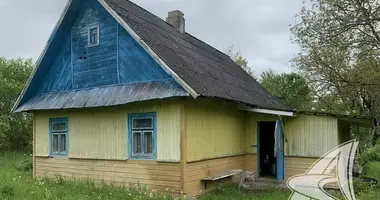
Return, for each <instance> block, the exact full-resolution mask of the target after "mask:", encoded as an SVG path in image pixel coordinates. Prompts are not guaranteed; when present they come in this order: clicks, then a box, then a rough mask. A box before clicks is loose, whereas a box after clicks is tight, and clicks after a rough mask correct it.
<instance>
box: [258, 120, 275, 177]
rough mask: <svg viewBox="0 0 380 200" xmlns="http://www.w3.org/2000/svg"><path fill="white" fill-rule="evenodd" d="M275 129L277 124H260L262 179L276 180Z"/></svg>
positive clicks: (259, 153)
mask: <svg viewBox="0 0 380 200" xmlns="http://www.w3.org/2000/svg"><path fill="white" fill-rule="evenodd" d="M275 129H276V122H259V123H258V143H259V152H258V155H259V162H258V168H259V169H258V172H259V176H260V177H268V178H276V171H277V168H276V157H275Z"/></svg>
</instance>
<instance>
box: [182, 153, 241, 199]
mask: <svg viewBox="0 0 380 200" xmlns="http://www.w3.org/2000/svg"><path fill="white" fill-rule="evenodd" d="M245 165H246V156H245V155H241V156H232V157H226V158H216V159H209V160H205V161H198V162H190V163H188V164H187V168H186V171H187V172H186V176H187V177H186V180H187V181H186V188H187V190H186V193H187V194H189V195H190V196H196V195H200V194H203V193H205V192H208V191H210V190H212V189H215V186H216V184H217V183H218V181H216V182H214V183H210V184H209V186H208V188H207V189H205V184H204V181H202V180H203V179H204V178H206V177H209V176H215V175H217V174H219V173H223V172H225V171H227V170H232V169H244V168H245ZM226 180H231V178H227V179H226ZM226 180H223V181H226Z"/></svg>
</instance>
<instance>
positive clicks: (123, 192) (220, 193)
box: [0, 153, 380, 200]
mask: <svg viewBox="0 0 380 200" xmlns="http://www.w3.org/2000/svg"><path fill="white" fill-rule="evenodd" d="M0 158H1V159H0V177H1V178H0V199H5V200H40V199H41V200H59V199H63V200H121V199H158V200H160V199H176V198H173V197H171V196H170V195H165V194H160V193H158V192H154V191H153V192H151V191H147V190H145V189H144V188H134V189H131V188H128V187H126V188H123V187H117V186H112V185H106V184H94V183H92V182H83V181H75V182H74V181H64V180H62V179H61V178H59V177H57V178H56V179H55V180H47V179H45V180H40V181H36V180H33V178H32V172H31V156H30V155H27V154H16V153H10V154H2V155H1V156H0ZM368 176H369V177H374V178H377V179H378V180H380V163H371V166H370V168H369V174H368ZM355 190H357V191H358V192H359V193H358V195H357V197H358V199H359V200H369V199H378V197H379V196H380V189H379V188H370V187H368V186H365V185H363V184H359V185H357V186H356V187H355ZM289 194H290V192H289V191H288V190H275V189H272V190H265V191H264V190H254V191H252V190H238V189H236V187H235V186H224V187H218V189H217V190H216V191H215V192H213V193H209V194H206V195H203V196H201V197H199V199H201V200H214V199H221V200H224V199H226V200H227V199H228V200H230V199H239V200H254V199H262V200H279V199H284V200H285V199H288V197H289Z"/></svg>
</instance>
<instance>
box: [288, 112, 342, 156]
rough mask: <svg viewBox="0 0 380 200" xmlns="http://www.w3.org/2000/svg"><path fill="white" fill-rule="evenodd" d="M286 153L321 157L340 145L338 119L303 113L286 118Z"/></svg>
mask: <svg viewBox="0 0 380 200" xmlns="http://www.w3.org/2000/svg"><path fill="white" fill-rule="evenodd" d="M284 134H285V139H286V141H287V142H286V143H285V155H289V156H303V157H320V156H322V155H324V154H325V153H327V152H328V151H330V150H331V149H333V148H334V147H336V146H337V145H339V141H338V120H337V119H336V118H333V117H329V116H316V115H302V114H300V115H299V116H297V117H295V118H287V119H286V120H285V130H284Z"/></svg>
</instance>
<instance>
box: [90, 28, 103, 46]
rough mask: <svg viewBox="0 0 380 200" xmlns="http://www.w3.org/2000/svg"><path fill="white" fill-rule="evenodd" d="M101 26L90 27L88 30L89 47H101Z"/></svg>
mask: <svg viewBox="0 0 380 200" xmlns="http://www.w3.org/2000/svg"><path fill="white" fill-rule="evenodd" d="M99 33H100V32H99V24H97V25H93V26H90V27H89V28H88V46H89V47H92V46H96V45H99Z"/></svg>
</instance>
